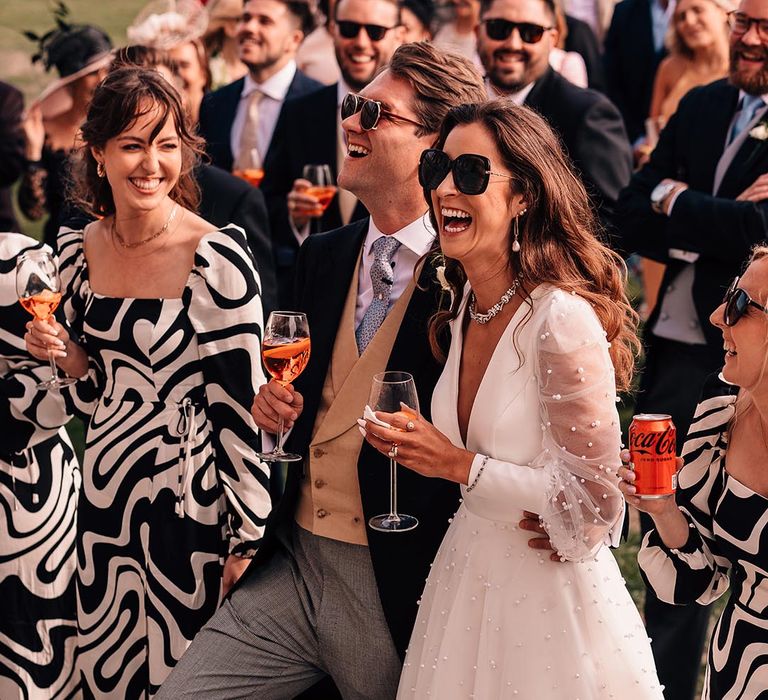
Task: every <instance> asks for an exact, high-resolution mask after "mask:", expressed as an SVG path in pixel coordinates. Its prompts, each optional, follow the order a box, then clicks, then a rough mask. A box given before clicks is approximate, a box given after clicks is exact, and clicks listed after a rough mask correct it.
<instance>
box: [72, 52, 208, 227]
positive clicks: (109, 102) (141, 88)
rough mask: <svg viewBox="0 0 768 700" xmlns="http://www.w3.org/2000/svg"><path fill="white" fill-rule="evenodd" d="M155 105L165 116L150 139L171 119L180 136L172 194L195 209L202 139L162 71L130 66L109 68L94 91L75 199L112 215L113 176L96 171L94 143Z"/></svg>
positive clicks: (76, 160)
mask: <svg viewBox="0 0 768 700" xmlns="http://www.w3.org/2000/svg"><path fill="white" fill-rule="evenodd" d="M155 109H158V110H159V112H160V115H161V117H160V120H159V121H158V123H157V125H156V126H155V128H154V130H153V131H152V134H151V135H150V141H153V140H154V139H155V138H157V135H158V134H159V133H160V131H161V130H162V128H163V127H164V126H165V123H166V121H167V120H168V119H172V120H173V123H174V124H175V126H176V131H177V133H178V135H179V141H180V147H181V174H180V175H179V181H178V182H177V183H176V186H175V187H174V188H173V190H171V192H170V197H171V199H173V200H174V201H175V202H178V203H179V204H181V206H183V207H186V208H187V209H191V210H192V211H195V210H196V209H197V206H198V204H199V202H200V190H199V188H198V186H197V182H196V181H195V178H194V176H193V173H192V171H193V169H194V167H195V166H196V165H197V163H198V161H199V158H200V155H201V154H202V152H203V151H202V146H203V141H202V139H200V138H198V137H197V136H196V135H195V134H194V133H193V132H192V130H191V128H190V125H189V120H188V117H187V115H186V112H185V110H184V107H183V106H182V104H181V98H180V97H179V94H178V92H177V91H176V89H175V88H174V87H173V86H172V85H171V84H170V83H169V82H168V81H167V80H166V79H165V78H163V76H162V75H160V73H158V72H157V71H155V70H144V69H141V68H130V67H126V68H120V69H118V70H115V71H112V72H110V73H109V75H108V76H107V77H106V79H105V80H104V82H103V83H101V85H99V86H98V87H97V88H96V91H95V92H94V93H93V99H92V100H91V104H90V107H89V108H88V116H87V118H86V121H85V123H84V124H83V126H82V128H81V132H80V135H81V141H82V145H81V146H80V147H79V148H78V149H77V151H76V152H75V154H74V155H73V159H72V166H73V168H72V180H73V185H72V193H71V194H72V198H73V199H74V201H75V202H76V203H77V204H78V205H79V206H81V207H82V208H83V209H85V211H87V212H88V213H89V214H91V215H92V216H99V217H103V216H109V215H110V214H114V212H115V201H114V199H113V197H112V188H111V187H110V185H109V181H108V180H107V178H106V177H99V175H98V173H97V172H96V159H95V158H94V157H93V154H92V153H91V148H94V147H95V148H104V146H106V144H107V142H108V141H110V140H111V139H113V138H115V137H116V136H119V135H120V134H122V133H123V132H124V131H125V130H126V129H128V128H130V127H131V126H132V125H133V124H135V123H136V120H137V119H139V118H141V117H143V116H145V115H146V114H149V113H150V112H152V111H153V110H155Z"/></svg>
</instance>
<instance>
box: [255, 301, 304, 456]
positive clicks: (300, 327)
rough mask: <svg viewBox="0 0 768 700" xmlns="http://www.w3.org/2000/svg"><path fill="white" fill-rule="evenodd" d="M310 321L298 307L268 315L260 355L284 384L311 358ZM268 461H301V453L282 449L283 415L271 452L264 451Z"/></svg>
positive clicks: (300, 371)
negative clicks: (295, 309)
mask: <svg viewBox="0 0 768 700" xmlns="http://www.w3.org/2000/svg"><path fill="white" fill-rule="evenodd" d="M309 351H310V341H309V324H308V323H307V317H306V316H305V315H304V314H302V313H300V312H298V311H273V312H272V313H271V314H269V318H268V319H267V326H266V328H265V329H264V340H262V343H261V356H262V359H263V360H264V366H265V367H266V368H267V372H269V373H270V374H271V375H272V376H273V377H274V378H275V379H276V380H277V381H278V382H279V383H280V384H282V385H283V386H285V385H286V384H290V383H291V382H292V381H294V380H295V379H296V377H298V376H299V375H300V374H301V373H302V372H303V371H304V368H305V367H306V366H307V362H309ZM259 457H260V458H261V459H263V460H264V461H265V462H299V461H301V455H297V454H291V453H289V452H285V451H284V450H283V418H282V416H281V417H279V418H278V422H277V444H276V445H275V449H274V450H272V451H271V452H261V453H259Z"/></svg>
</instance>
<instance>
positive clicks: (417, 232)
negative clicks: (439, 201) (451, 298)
mask: <svg viewBox="0 0 768 700" xmlns="http://www.w3.org/2000/svg"><path fill="white" fill-rule="evenodd" d="M368 222H369V223H368V235H366V237H365V243H364V244H363V255H362V260H361V262H360V269H359V270H358V279H357V306H356V307H355V328H357V327H358V326H359V325H360V323H361V321H362V320H363V316H365V312H366V310H367V309H368V307H369V306H370V304H371V302H372V301H373V282H372V281H371V266H372V265H373V242H374V241H375V240H376V239H377V238H380V237H381V236H383V235H384V234H383V233H382V232H381V231H379V229H378V228H377V227H376V224H375V223H373V219H372V218H371V219H369V220H368ZM391 235H392V236H394V237H395V238H396V239H397V240H398V241H400V244H401V245H400V247H399V248H398V249H397V250H396V251H395V254H394V256H393V257H392V272H393V273H394V281H393V283H392V291H391V293H390V295H389V308H388V309H387V313H389V311H391V310H392V307H393V306H394V305H395V302H396V301H397V300H398V299H399V298H400V295H401V294H402V293H403V292H404V291H405V289H406V287H407V286H408V284H409V282H410V281H411V280H412V279H413V270H414V268H415V267H416V263H417V262H418V261H419V260H420V259H421V258H422V257H423V256H424V255H426V253H427V252H429V249H430V247H431V246H432V241H433V240H434V238H435V230H434V229H433V228H432V224H431V222H430V221H429V214H424V215H423V216H420V217H419V218H418V219H416V221H412V222H411V223H410V224H408V225H407V226H404V227H403V228H401V229H400V230H399V231H395V233H393V234H391Z"/></svg>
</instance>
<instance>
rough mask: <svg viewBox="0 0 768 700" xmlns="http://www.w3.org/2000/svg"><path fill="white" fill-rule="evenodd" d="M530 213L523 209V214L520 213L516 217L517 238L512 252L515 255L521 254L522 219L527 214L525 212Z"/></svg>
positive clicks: (513, 242)
mask: <svg viewBox="0 0 768 700" xmlns="http://www.w3.org/2000/svg"><path fill="white" fill-rule="evenodd" d="M526 211H528V210H527V209H523V210H522V211H521V212H518V214H517V216H516V217H515V224H514V228H515V237H514V240H513V241H512V252H513V253H519V252H520V222H519V219H520V217H521V216H522V215H523V214H525V212H526Z"/></svg>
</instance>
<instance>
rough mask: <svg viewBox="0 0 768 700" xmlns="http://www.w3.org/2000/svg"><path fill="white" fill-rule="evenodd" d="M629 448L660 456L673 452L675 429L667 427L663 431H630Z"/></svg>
mask: <svg viewBox="0 0 768 700" xmlns="http://www.w3.org/2000/svg"><path fill="white" fill-rule="evenodd" d="M629 448H630V449H631V450H633V451H635V452H639V453H640V454H655V455H661V456H667V455H674V454H675V429H674V428H672V427H669V428H667V429H666V430H664V431H663V432H658V433H656V432H654V433H643V432H641V431H640V430H635V431H632V432H631V434H630V436H629Z"/></svg>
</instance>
